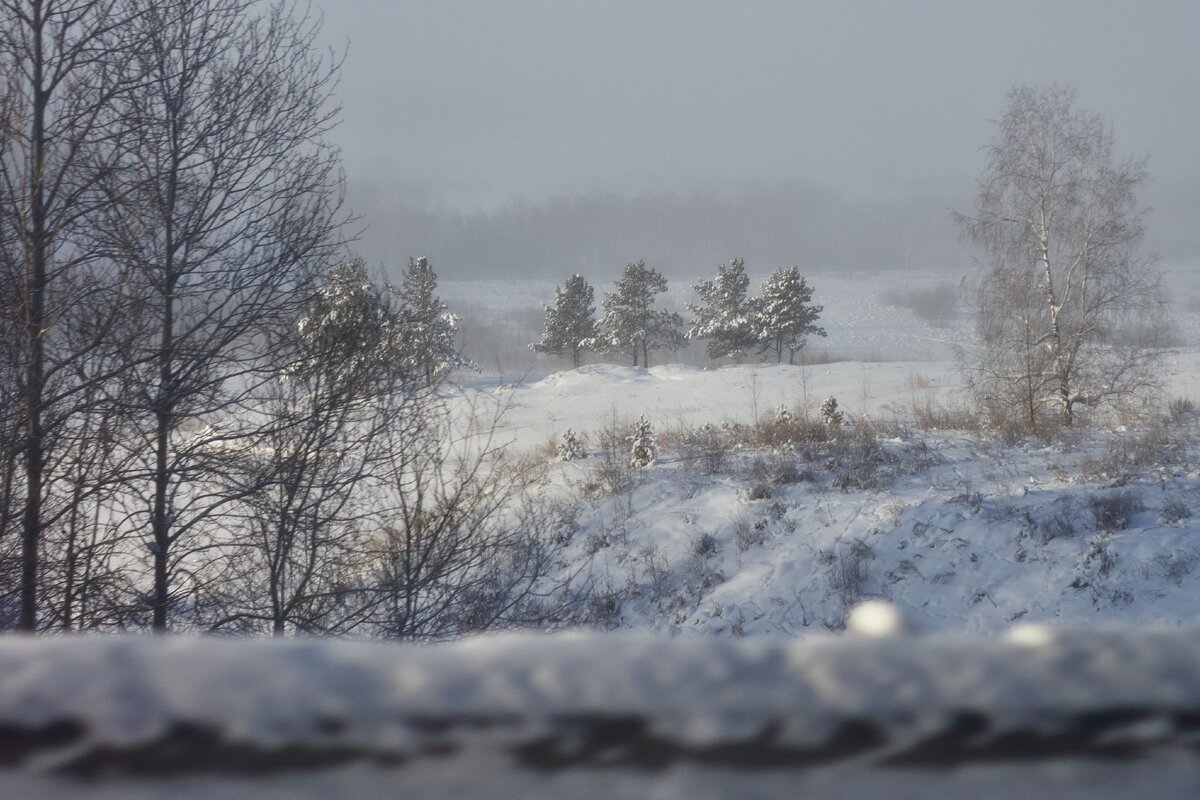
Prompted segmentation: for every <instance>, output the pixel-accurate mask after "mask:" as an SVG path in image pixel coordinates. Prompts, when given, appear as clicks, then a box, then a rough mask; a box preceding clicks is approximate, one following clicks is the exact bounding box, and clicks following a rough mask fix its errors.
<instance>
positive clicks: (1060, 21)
mask: <svg viewBox="0 0 1200 800" xmlns="http://www.w3.org/2000/svg"><path fill="white" fill-rule="evenodd" d="M318 5H319V6H321V7H322V8H323V11H324V13H325V32H326V36H327V37H328V39H329V41H330V42H332V43H345V42H347V41H348V42H349V45H350V51H349V57H348V60H347V63H346V65H345V69H344V73H343V83H342V89H341V96H342V99H343V102H344V123H343V126H342V127H341V129H340V130H339V131H338V134H337V138H338V140H339V141H340V143H341V144H342V145H343V147H344V148H345V160H346V167H347V171H348V173H349V176H350V179H351V181H352V182H360V183H361V182H367V181H371V182H376V183H378V184H383V185H386V184H396V185H398V184H404V185H406V186H410V187H411V186H414V185H415V186H417V187H423V188H424V189H425V190H426V191H428V192H429V195H430V199H433V200H437V201H444V202H446V203H447V204H449V205H450V206H454V207H460V208H468V209H469V208H475V207H480V206H483V207H494V206H495V205H497V204H499V203H502V202H504V201H506V200H509V199H512V198H514V197H524V198H527V199H531V200H538V199H541V198H544V197H545V196H547V195H549V194H551V193H555V192H566V193H575V192H582V191H588V190H595V189H602V190H606V191H616V192H622V193H625V192H630V193H632V192H637V191H643V190H671V189H680V190H687V189H691V188H695V187H697V186H707V187H712V186H718V187H719V186H736V185H741V184H745V183H747V182H752V181H767V182H774V181H785V180H797V181H804V182H811V183H816V184H819V185H823V186H826V187H829V188H832V189H835V190H837V191H839V192H841V193H843V194H845V195H848V196H870V197H876V196H889V195H895V194H907V193H911V192H916V191H922V190H925V189H930V188H942V189H944V188H945V187H946V186H948V185H954V184H955V183H957V182H966V183H967V184H968V186H969V183H970V181H971V180H972V179H973V176H974V175H976V174H977V173H978V171H979V169H980V166H981V162H982V157H981V155H980V153H979V148H980V146H981V145H983V144H984V143H985V142H986V141H987V139H988V137H989V135H990V123H989V119H991V118H993V117H995V116H998V115H999V113H1000V110H1001V107H1002V104H1003V101H1004V93H1005V92H1006V90H1007V89H1008V88H1010V87H1011V86H1013V85H1015V84H1018V83H1050V82H1058V83H1070V84H1073V85H1074V86H1075V87H1076V88H1077V89H1078V91H1079V94H1080V98H1081V102H1082V104H1083V105H1085V106H1087V107H1089V108H1092V109H1095V110H1097V111H1100V112H1101V113H1102V114H1104V115H1105V117H1106V118H1107V119H1108V120H1109V121H1110V122H1111V123H1112V125H1113V127H1114V130H1115V132H1116V136H1117V143H1118V148H1119V149H1120V150H1121V151H1122V152H1124V153H1128V154H1131V155H1145V154H1148V155H1150V157H1151V161H1150V170H1151V174H1152V175H1153V176H1155V177H1156V178H1163V177H1169V178H1170V179H1172V180H1177V179H1194V178H1196V177H1197V176H1200V147H1198V146H1197V145H1196V142H1195V136H1196V132H1197V131H1198V130H1200V103H1198V102H1197V99H1198V98H1200V63H1198V62H1200V57H1198V56H1197V50H1196V40H1195V36H1196V34H1197V31H1200V3H1197V2H1195V0H1182V1H1181V2H1154V3H1148V4H1144V5H1147V6H1149V7H1148V8H1145V7H1139V6H1141V5H1143V4H1134V3H1116V2H1103V0H1078V1H1073V2H1049V0H1040V1H1038V2H996V1H995V0H990V2H962V1H956V2H916V1H914V2H832V1H831V0H822V2H748V3H733V2H728V0H725V1H724V2H647V1H646V0H643V1H642V2H594V3H582V2H566V1H565V0H557V1H553V0H545V1H543V2H534V1H531V0H506V2H451V1H450V0H428V1H422V2H406V1H404V0H399V1H397V0H340V1H339V2H335V1H334V0H321V2H320V3H319V4H318Z"/></svg>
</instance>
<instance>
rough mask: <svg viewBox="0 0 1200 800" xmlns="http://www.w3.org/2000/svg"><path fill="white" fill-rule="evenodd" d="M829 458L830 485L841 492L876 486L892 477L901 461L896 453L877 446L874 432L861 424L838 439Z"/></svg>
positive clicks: (877, 441)
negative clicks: (840, 439) (831, 480)
mask: <svg viewBox="0 0 1200 800" xmlns="http://www.w3.org/2000/svg"><path fill="white" fill-rule="evenodd" d="M830 461H831V468H832V469H833V472H834V478H833V488H835V489H840V490H841V491H843V492H849V491H853V490H859V489H876V488H879V487H880V486H882V485H884V484H885V483H887V482H889V481H890V480H892V479H893V478H894V477H895V468H896V467H897V466H898V465H899V464H900V463H901V462H900V458H899V457H898V456H896V455H895V454H894V453H890V452H888V451H887V450H884V449H883V448H882V447H881V446H880V445H879V440H878V439H877V438H876V436H875V431H874V430H873V429H872V428H871V427H870V426H868V425H863V424H860V425H858V426H856V427H855V429H854V433H853V435H852V436H850V437H847V438H845V439H843V440H842V441H841V442H839V446H838V447H837V448H836V450H835V451H834V453H833V454H832V458H831V459H830Z"/></svg>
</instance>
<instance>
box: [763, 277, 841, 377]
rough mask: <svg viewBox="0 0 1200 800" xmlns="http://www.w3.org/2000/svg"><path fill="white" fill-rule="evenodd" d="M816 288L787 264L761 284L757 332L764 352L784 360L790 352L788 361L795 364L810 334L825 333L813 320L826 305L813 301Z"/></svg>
mask: <svg viewBox="0 0 1200 800" xmlns="http://www.w3.org/2000/svg"><path fill="white" fill-rule="evenodd" d="M812 297H813V290H812V287H811V286H809V285H808V283H807V282H806V281H805V279H804V278H803V277H801V276H800V270H799V269H798V268H796V267H785V268H781V269H777V270H775V271H774V272H772V273H771V275H770V277H769V278H767V280H766V282H765V283H764V284H763V287H762V298H761V299H760V300H759V307H758V334H759V340H760V341H761V343H762V344H761V348H762V349H761V350H760V352H762V353H774V354H775V360H776V361H777V362H780V363H782V362H783V352H784V350H786V351H787V354H788V363H789V364H795V363H796V353H798V352H800V351H801V350H802V349H804V345H805V344H806V342H807V339H808V336H809V335H810V334H812V335H814V336H824V335H825V329H824V328H820V327H817V325H815V324H814V323H815V322H816V321H817V319H818V318H819V317H820V316H821V312H822V311H823V310H824V306H816V305H813V304H812Z"/></svg>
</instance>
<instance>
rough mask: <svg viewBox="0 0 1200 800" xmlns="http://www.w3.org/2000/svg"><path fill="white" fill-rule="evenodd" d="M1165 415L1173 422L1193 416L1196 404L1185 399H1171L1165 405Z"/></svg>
mask: <svg viewBox="0 0 1200 800" xmlns="http://www.w3.org/2000/svg"><path fill="white" fill-rule="evenodd" d="M1167 414H1168V415H1169V416H1170V418H1171V419H1173V420H1180V419H1185V418H1187V417H1192V416H1195V414H1196V404H1195V403H1193V402H1192V401H1191V400H1190V399H1188V398H1186V397H1173V398H1171V400H1170V401H1169V402H1168V403H1167Z"/></svg>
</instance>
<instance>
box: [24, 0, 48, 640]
mask: <svg viewBox="0 0 1200 800" xmlns="http://www.w3.org/2000/svg"><path fill="white" fill-rule="evenodd" d="M42 12H43V9H42V4H41V3H37V4H35V5H34V7H33V13H32V15H31V16H32V22H33V24H32V28H33V37H34V42H33V47H34V58H33V64H32V67H33V76H32V77H33V118H32V120H31V126H32V130H31V135H30V142H31V145H32V147H33V159H32V164H31V165H30V166H31V170H30V175H29V199H30V229H29V245H28V246H29V267H28V268H29V273H28V277H27V280H28V285H27V288H26V292H27V295H26V300H27V314H28V316H27V317H26V337H27V346H28V348H29V352H28V359H29V360H28V364H27V365H26V378H25V413H26V415H27V416H26V431H25V437H26V438H25V482H26V485H25V514H24V520H23V527H22V536H21V619H20V628H21V629H22V630H25V631H33V630H36V629H37V585H38V567H39V564H38V548H39V547H40V545H41V538H42V516H41V515H42V484H43V480H44V471H45V461H46V454H45V441H44V437H45V431H44V429H43V420H42V411H43V409H42V404H43V402H44V390H45V340H44V338H43V334H44V332H45V327H46V256H47V253H46V251H47V249H48V244H49V243H48V241H47V240H48V238H49V232H48V231H47V230H46V194H45V193H46V187H45V173H46V127H45V126H46V107H47V103H48V100H49V95H48V92H47V91H46V90H45V88H44V87H43V85H42V83H43V80H44V73H43V69H44V66H45V65H44V64H43V58H44V53H43V49H42V48H43V44H42V26H43V25H44V24H45V20H44V18H43V15H42Z"/></svg>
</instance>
